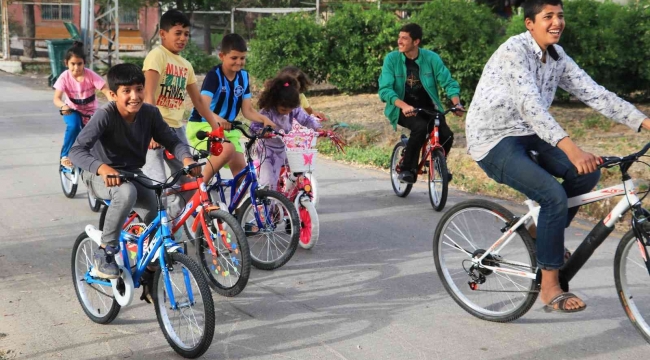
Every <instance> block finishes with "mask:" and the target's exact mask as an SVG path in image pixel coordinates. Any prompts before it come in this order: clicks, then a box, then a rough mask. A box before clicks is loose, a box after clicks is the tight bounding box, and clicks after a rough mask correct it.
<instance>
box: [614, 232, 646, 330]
mask: <svg viewBox="0 0 650 360" xmlns="http://www.w3.org/2000/svg"><path fill="white" fill-rule="evenodd" d="M641 246H643V245H639V242H638V241H637V240H636V237H635V236H634V234H633V233H632V232H631V231H630V232H628V233H627V234H625V236H624V237H623V239H621V243H620V244H619V248H618V249H617V251H616V257H615V258H614V259H615V260H614V279H615V281H616V290H617V291H618V295H619V299H620V300H621V304H622V305H623V308H624V309H625V313H626V314H627V317H628V318H629V319H630V321H631V322H632V324H634V326H635V327H636V329H637V330H638V331H639V333H641V335H643V337H644V338H645V339H646V341H648V342H650V324H648V321H647V320H646V319H645V317H648V316H650V275H649V274H648V269H647V267H646V265H645V261H644V259H643V255H642V253H641Z"/></svg>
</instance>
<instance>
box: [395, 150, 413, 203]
mask: <svg viewBox="0 0 650 360" xmlns="http://www.w3.org/2000/svg"><path fill="white" fill-rule="evenodd" d="M404 150H406V146H405V145H404V143H403V142H401V141H400V142H399V143H397V145H395V147H394V148H393V155H392V156H391V159H390V183H391V185H392V186H393V191H394V192H395V195H397V196H399V197H406V196H407V195H408V194H409V193H410V192H411V188H413V184H407V183H404V182H401V181H399V173H398V172H397V166H398V165H399V162H400V160H402V156H403V155H404Z"/></svg>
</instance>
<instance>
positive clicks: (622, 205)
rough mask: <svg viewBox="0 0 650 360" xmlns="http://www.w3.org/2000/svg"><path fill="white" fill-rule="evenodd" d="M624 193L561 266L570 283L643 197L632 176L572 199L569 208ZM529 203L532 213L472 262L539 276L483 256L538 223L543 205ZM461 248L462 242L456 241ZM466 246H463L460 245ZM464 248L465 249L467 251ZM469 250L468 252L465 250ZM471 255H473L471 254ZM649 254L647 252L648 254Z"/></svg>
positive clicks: (498, 248) (495, 269) (523, 274)
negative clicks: (531, 223)
mask: <svg viewBox="0 0 650 360" xmlns="http://www.w3.org/2000/svg"><path fill="white" fill-rule="evenodd" d="M619 195H624V197H623V198H622V199H621V200H620V201H619V202H618V204H616V206H615V207H614V209H612V211H611V212H610V213H609V214H608V215H607V216H606V217H605V218H603V219H602V220H601V221H599V222H598V224H596V226H595V227H594V228H593V230H591V232H590V233H589V234H588V235H587V237H586V238H585V240H584V241H583V242H582V243H581V244H580V246H579V247H578V249H576V251H575V252H574V253H573V255H572V256H571V258H569V260H568V261H567V263H566V264H565V265H564V266H563V267H562V269H560V278H561V279H562V280H564V281H566V282H567V283H568V281H569V280H571V279H572V278H573V276H574V275H575V274H576V273H577V272H578V270H580V268H581V267H582V265H584V264H585V263H586V262H587V260H588V259H589V257H590V256H591V255H592V254H593V252H594V250H595V249H596V248H598V246H600V244H602V243H603V241H604V240H605V239H606V238H607V236H609V234H610V233H611V232H612V231H613V230H614V225H615V224H616V221H617V220H618V219H619V218H620V217H622V216H623V215H624V214H625V213H626V212H627V211H628V210H630V208H631V207H634V206H640V200H639V198H638V197H637V196H636V188H635V187H634V182H633V180H632V179H630V178H629V177H628V179H627V180H625V181H624V182H623V183H622V184H619V185H615V186H611V187H608V188H606V189H602V190H598V191H592V192H590V193H588V194H583V195H580V196H576V197H573V198H570V199H568V206H569V208H572V207H576V206H581V205H586V204H589V203H593V202H596V201H600V200H604V199H608V198H611V197H614V196H619ZM525 204H526V205H527V206H528V210H529V211H528V213H526V215H524V216H522V217H521V218H519V219H518V221H517V222H515V223H514V224H513V225H511V226H509V227H508V229H507V230H506V231H505V232H504V234H503V235H502V236H501V237H500V238H499V239H498V240H497V241H496V242H494V244H492V246H490V248H489V249H487V251H485V253H484V254H483V255H482V256H481V257H480V258H473V259H472V263H473V264H478V265H480V266H481V267H483V268H485V269H489V270H492V271H494V272H497V273H506V274H509V275H513V276H519V277H524V278H529V279H535V278H536V276H537V274H536V273H534V272H526V271H518V270H513V269H504V268H501V267H494V266H489V265H485V264H483V259H485V258H486V257H487V256H488V255H489V254H497V255H498V254H499V252H500V251H501V249H503V248H504V247H505V246H507V245H508V243H509V242H510V241H511V240H512V239H513V238H514V237H515V232H516V230H517V229H518V228H519V227H521V226H522V225H524V224H526V223H528V222H529V221H531V220H532V221H534V223H535V225H537V219H538V217H539V211H540V207H539V205H536V204H535V202H534V201H532V200H526V201H525ZM455 245H456V246H457V247H458V245H457V244H455ZM458 249H462V247H458ZM463 251H464V250H463ZM465 252H466V253H467V251H465ZM467 254H468V255H470V256H471V255H472V254H470V253H467ZM645 257H647V254H646V256H645ZM510 264H513V265H521V266H523V267H526V266H528V264H523V263H518V262H510Z"/></svg>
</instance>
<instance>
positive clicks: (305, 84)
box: [278, 65, 314, 93]
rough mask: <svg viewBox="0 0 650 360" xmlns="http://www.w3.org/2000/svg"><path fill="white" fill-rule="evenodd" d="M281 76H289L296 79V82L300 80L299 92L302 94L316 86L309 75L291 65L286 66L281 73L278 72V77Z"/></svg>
mask: <svg viewBox="0 0 650 360" xmlns="http://www.w3.org/2000/svg"><path fill="white" fill-rule="evenodd" d="M280 75H289V76H293V77H294V78H296V80H298V85H299V87H298V91H299V92H301V93H304V92H305V91H307V89H309V87H310V86H312V85H314V83H313V82H311V80H310V79H309V76H307V74H305V73H304V72H303V71H302V70H300V69H299V68H298V67H296V66H291V65H289V66H285V67H284V68H282V70H280V72H278V76H280Z"/></svg>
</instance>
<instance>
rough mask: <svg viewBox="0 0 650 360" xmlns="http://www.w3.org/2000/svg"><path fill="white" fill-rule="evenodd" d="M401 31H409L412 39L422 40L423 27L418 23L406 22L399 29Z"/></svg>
mask: <svg viewBox="0 0 650 360" xmlns="http://www.w3.org/2000/svg"><path fill="white" fill-rule="evenodd" d="M399 32H406V33H409V36H411V39H413V41H415V40H420V41H422V28H421V27H420V25H418V24H413V23H411V24H406V25H404V26H402V28H401V29H399Z"/></svg>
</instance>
